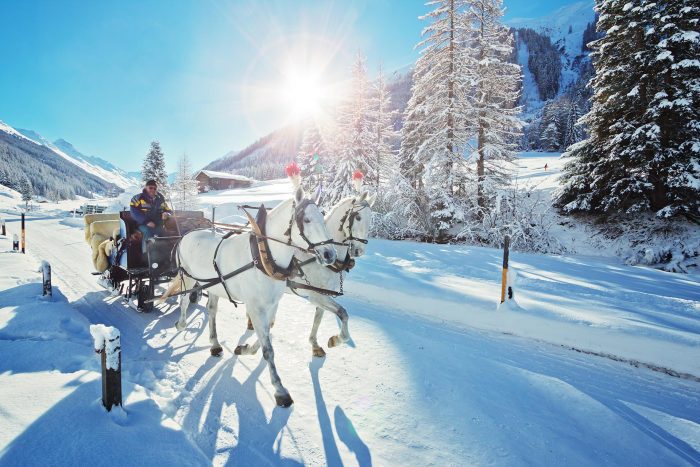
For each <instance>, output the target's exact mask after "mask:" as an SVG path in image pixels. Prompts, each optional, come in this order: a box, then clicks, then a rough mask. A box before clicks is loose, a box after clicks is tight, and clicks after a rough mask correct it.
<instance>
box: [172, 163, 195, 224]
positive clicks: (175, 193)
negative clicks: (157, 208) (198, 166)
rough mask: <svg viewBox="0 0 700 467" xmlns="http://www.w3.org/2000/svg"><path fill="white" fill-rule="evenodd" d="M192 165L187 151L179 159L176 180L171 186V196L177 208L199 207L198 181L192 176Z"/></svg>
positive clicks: (189, 208)
mask: <svg viewBox="0 0 700 467" xmlns="http://www.w3.org/2000/svg"><path fill="white" fill-rule="evenodd" d="M192 175H193V174H192V166H191V164H190V160H189V157H187V153H183V154H182V157H180V160H179V161H178V166H177V174H176V175H175V181H174V182H173V184H172V186H171V187H170V196H171V197H172V202H173V205H174V208H175V209H179V210H182V211H193V210H195V209H197V207H198V203H197V195H198V194H199V189H198V182H197V180H195V179H194V178H193V177H192Z"/></svg>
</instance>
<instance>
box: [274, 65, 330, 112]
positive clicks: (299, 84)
mask: <svg viewBox="0 0 700 467" xmlns="http://www.w3.org/2000/svg"><path fill="white" fill-rule="evenodd" d="M282 97H283V100H284V101H285V104H286V106H287V108H288V110H289V112H290V113H291V114H292V115H293V116H294V117H315V116H317V115H318V114H320V113H321V111H322V108H323V103H324V100H325V98H326V93H325V88H324V86H323V83H321V80H320V78H319V76H318V74H316V73H314V72H311V71H305V72H301V71H298V70H294V71H291V72H289V73H287V75H286V79H285V84H284V86H283V88H282Z"/></svg>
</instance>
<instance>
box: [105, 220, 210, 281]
mask: <svg viewBox="0 0 700 467" xmlns="http://www.w3.org/2000/svg"><path fill="white" fill-rule="evenodd" d="M119 218H120V219H121V220H122V221H123V222H124V228H125V232H124V238H126V239H127V240H129V241H128V242H127V252H126V253H127V267H129V268H135V267H144V266H148V261H147V258H146V257H145V255H143V253H142V252H141V235H140V234H141V233H140V232H139V231H138V224H137V223H136V221H134V219H133V218H132V217H131V212H129V211H121V212H120V213H119ZM173 218H175V220H177V224H176V223H175V222H169V223H167V224H166V225H165V228H164V230H165V235H163V236H162V237H161V238H159V237H154V239H155V240H154V245H155V246H153V247H149V252H150V251H151V249H152V248H155V249H157V250H162V252H161V251H159V252H158V254H157V256H163V255H165V253H166V251H167V253H168V255H169V253H170V251H171V250H172V247H173V245H174V244H175V242H177V240H178V239H179V238H180V235H185V234H186V233H187V232H189V231H191V230H194V229H196V228H202V227H206V226H208V225H209V221H208V220H207V219H205V218H204V212H202V211H173ZM178 227H179V233H178ZM163 237H164V238H163ZM160 253H163V254H162V255H161V254H160Z"/></svg>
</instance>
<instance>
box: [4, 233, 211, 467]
mask: <svg viewBox="0 0 700 467" xmlns="http://www.w3.org/2000/svg"><path fill="white" fill-rule="evenodd" d="M69 230H72V229H69ZM9 243H10V241H9V240H8V239H7V238H4V237H0V271H2V273H0V427H2V429H0V465H3V466H4V465H13V466H15V465H65V464H66V463H70V464H74V465H161V464H162V465H198V466H199V465H202V466H205V465H209V462H208V461H207V459H206V458H205V457H204V456H203V455H202V453H201V451H200V450H199V449H198V448H197V447H196V446H194V445H193V444H192V442H191V441H190V440H189V439H188V437H187V436H186V435H185V434H184V433H183V432H182V429H181V427H180V426H179V425H178V424H176V423H175V422H173V421H172V420H171V419H169V418H166V417H165V416H164V414H163V412H162V411H161V409H160V408H159V407H158V405H157V404H156V403H155V402H154V401H153V400H152V395H151V393H150V392H149V391H147V390H146V389H144V388H143V387H141V386H139V385H136V384H133V383H132V382H130V381H128V380H123V381H122V389H123V394H124V410H125V411H126V412H124V411H122V410H121V408H117V410H112V412H111V413H106V412H105V410H104V408H103V407H102V403H101V400H100V399H101V397H100V396H101V378H100V368H99V363H98V362H97V361H96V359H95V357H94V353H93V349H92V343H93V341H94V340H95V339H94V338H97V342H99V341H100V339H101V341H102V343H103V344H104V343H105V342H106V345H107V348H108V349H109V346H110V342H112V343H114V342H119V341H118V340H115V339H114V337H115V336H116V335H117V331H116V329H114V328H111V327H107V326H101V325H98V326H90V323H89V321H88V320H87V319H86V318H85V317H84V316H83V315H82V314H81V313H79V312H78V311H77V310H76V309H75V308H74V307H73V306H71V304H69V303H68V301H67V300H66V298H65V297H64V296H63V294H62V293H61V287H60V286H58V284H57V283H54V296H53V301H44V300H42V299H41V291H42V285H41V275H40V274H39V273H37V271H38V270H39V261H37V260H36V259H35V258H33V257H32V256H31V254H26V255H21V254H2V253H3V252H4V251H6V250H7V249H9V248H8V247H9V246H10V245H9ZM82 246H83V247H84V245H82ZM55 266H56V267H57V268H59V269H62V271H61V272H63V273H65V272H66V271H65V267H66V265H65V264H64V263H61V262H60V261H59V262H56V263H55ZM56 272H58V271H55V273H56ZM58 282H60V281H58ZM88 329H90V331H92V332H93V334H92V336H91V335H90V333H88ZM91 337H92V338H91ZM96 346H97V343H96ZM114 354H116V355H118V354H119V352H118V351H117V352H113V355H114ZM126 413H128V415H129V416H128V417H127V416H126Z"/></svg>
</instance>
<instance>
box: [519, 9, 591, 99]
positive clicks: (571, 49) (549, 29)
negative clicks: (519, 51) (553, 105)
mask: <svg viewBox="0 0 700 467" xmlns="http://www.w3.org/2000/svg"><path fill="white" fill-rule="evenodd" d="M593 5H594V3H593V1H592V0H584V1H580V2H576V3H572V4H571V5H565V6H563V7H561V8H559V9H558V10H556V11H555V12H553V13H551V14H549V15H547V16H543V17H540V18H514V19H511V20H509V21H507V22H506V24H507V25H508V26H510V27H512V28H516V29H517V28H530V29H533V30H535V31H536V32H539V33H541V34H544V35H545V36H548V37H549V38H550V39H551V41H552V43H553V44H554V45H555V47H557V48H558V49H559V50H560V52H561V63H562V76H561V80H560V86H559V89H560V92H562V91H563V90H565V89H566V87H567V86H569V85H570V84H572V83H574V82H575V81H576V80H577V79H578V78H579V76H580V74H579V66H580V61H581V60H582V58H583V57H584V54H583V52H582V45H583V32H584V31H585V29H586V26H588V24H589V23H591V22H593V21H595V12H594V11H593ZM518 63H519V64H520V65H521V66H524V67H527V56H524V57H518Z"/></svg>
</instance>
